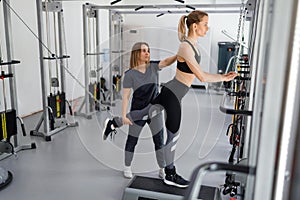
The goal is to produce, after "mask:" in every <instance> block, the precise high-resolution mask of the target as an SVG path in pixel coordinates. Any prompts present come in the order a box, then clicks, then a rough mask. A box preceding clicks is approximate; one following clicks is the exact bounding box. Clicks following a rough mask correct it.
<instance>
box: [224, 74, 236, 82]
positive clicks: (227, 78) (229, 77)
mask: <svg viewBox="0 0 300 200" xmlns="http://www.w3.org/2000/svg"><path fill="white" fill-rule="evenodd" d="M237 75H238V74H237V73H235V72H229V73H227V74H224V75H223V78H224V81H231V80H233V79H234V78H235V77H236V76H237Z"/></svg>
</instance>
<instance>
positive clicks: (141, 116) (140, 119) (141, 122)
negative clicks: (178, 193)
mask: <svg viewBox="0 0 300 200" xmlns="http://www.w3.org/2000/svg"><path fill="white" fill-rule="evenodd" d="M150 108H152V109H154V108H155V107H151V106H150V105H149V106H147V107H146V108H144V109H142V110H139V111H137V112H136V111H131V112H130V113H128V114H127V117H128V118H129V119H130V120H131V121H133V122H134V123H133V125H130V126H129V131H128V136H127V140H126V144H125V165H126V166H130V165H131V162H132V160H133V155H134V150H135V147H136V145H137V142H138V138H139V136H140V133H141V131H142V129H143V127H144V126H145V124H146V123H147V124H148V125H149V128H150V130H151V133H152V140H153V143H154V148H155V154H156V160H157V164H158V166H159V167H160V168H163V167H165V165H166V163H165V159H164V152H163V146H164V131H163V130H164V129H163V119H162V113H161V112H158V113H155V115H152V116H149V109H150ZM155 110H159V109H156V108H155ZM113 123H114V125H115V126H116V127H121V126H122V125H123V121H122V118H121V117H114V118H113Z"/></svg>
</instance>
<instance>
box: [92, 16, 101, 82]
mask: <svg viewBox="0 0 300 200" xmlns="http://www.w3.org/2000/svg"><path fill="white" fill-rule="evenodd" d="M94 12H95V18H96V53H97V54H98V55H96V56H97V69H96V70H97V71H98V70H100V69H99V68H100V67H101V66H100V65H101V59H100V56H101V54H100V50H101V48H100V46H101V44H100V26H99V23H100V21H99V16H100V15H99V10H95V11H94ZM97 81H100V75H99V73H97Z"/></svg>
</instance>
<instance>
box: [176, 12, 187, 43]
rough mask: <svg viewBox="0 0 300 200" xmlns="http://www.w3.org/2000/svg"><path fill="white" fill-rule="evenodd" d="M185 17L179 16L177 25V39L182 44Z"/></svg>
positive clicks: (184, 32) (184, 31) (184, 35)
mask: <svg viewBox="0 0 300 200" xmlns="http://www.w3.org/2000/svg"><path fill="white" fill-rule="evenodd" d="M186 18H187V17H186V15H183V16H181V18H180V20H179V24H178V39H179V40H180V42H182V41H183V40H184V39H185V37H186V29H185V19H186Z"/></svg>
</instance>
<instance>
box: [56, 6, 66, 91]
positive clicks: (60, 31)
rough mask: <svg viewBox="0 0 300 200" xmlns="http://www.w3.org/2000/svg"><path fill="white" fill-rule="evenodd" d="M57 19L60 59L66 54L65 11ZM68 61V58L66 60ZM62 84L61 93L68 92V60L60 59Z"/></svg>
mask: <svg viewBox="0 0 300 200" xmlns="http://www.w3.org/2000/svg"><path fill="white" fill-rule="evenodd" d="M57 18H58V41H59V56H58V57H61V58H62V57H63V56H64V54H65V53H66V52H64V51H65V45H66V44H65V41H64V35H63V34H64V33H63V30H64V27H63V26H64V24H63V20H64V19H63V10H61V11H59V12H58V13H57ZM66 59H67V58H66ZM59 63H60V84H61V92H65V91H66V88H65V87H66V86H65V85H66V82H65V81H66V80H65V79H66V77H65V67H66V65H65V63H66V60H65V59H60V62H59Z"/></svg>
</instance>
